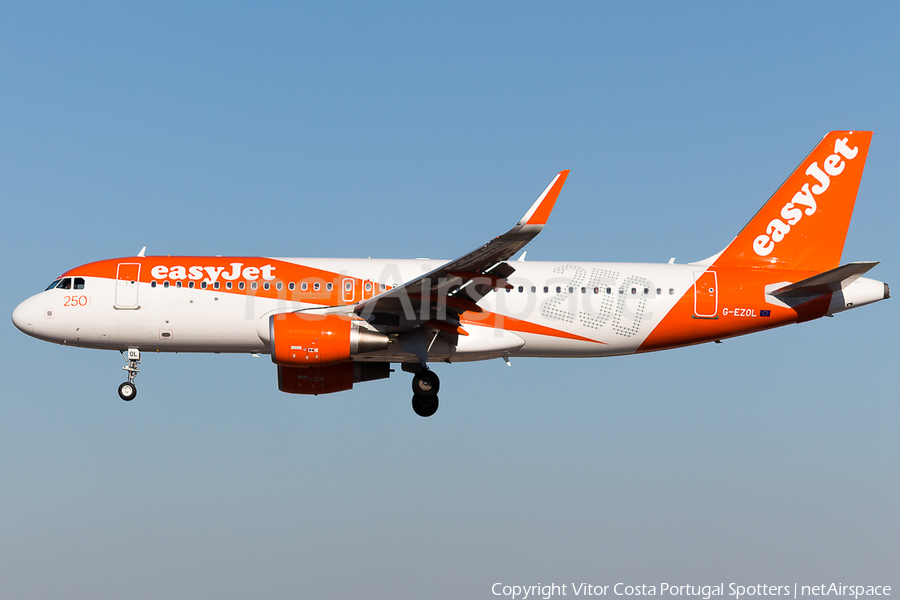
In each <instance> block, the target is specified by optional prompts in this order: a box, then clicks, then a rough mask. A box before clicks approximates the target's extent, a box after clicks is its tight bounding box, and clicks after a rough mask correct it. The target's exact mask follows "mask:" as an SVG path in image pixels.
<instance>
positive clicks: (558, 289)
mask: <svg viewBox="0 0 900 600" xmlns="http://www.w3.org/2000/svg"><path fill="white" fill-rule="evenodd" d="M561 291H562V288H561V287H559V286H556V293H557V294H558V293H560V292H561Z"/></svg>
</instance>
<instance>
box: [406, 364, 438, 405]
mask: <svg viewBox="0 0 900 600" xmlns="http://www.w3.org/2000/svg"><path fill="white" fill-rule="evenodd" d="M412 389H413V398H412V407H413V410H414V411H415V413H416V414H417V415H419V416H420V417H430V416H431V415H433V414H434V413H436V412H437V409H438V396H437V393H438V390H440V389H441V380H440V379H439V378H438V376H437V374H436V373H435V372H434V371H430V370H429V369H428V368H427V367H425V366H424V365H423V366H422V367H421V368H420V369H419V370H418V371H416V373H415V375H413V380H412Z"/></svg>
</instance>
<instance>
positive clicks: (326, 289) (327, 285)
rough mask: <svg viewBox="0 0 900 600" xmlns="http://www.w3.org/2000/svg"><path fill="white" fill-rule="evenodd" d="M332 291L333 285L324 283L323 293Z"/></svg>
mask: <svg viewBox="0 0 900 600" xmlns="http://www.w3.org/2000/svg"><path fill="white" fill-rule="evenodd" d="M332 289H334V285H333V284H331V283H326V284H325V291H326V292H330V291H331V290H332Z"/></svg>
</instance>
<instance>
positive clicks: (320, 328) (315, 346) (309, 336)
mask: <svg viewBox="0 0 900 600" xmlns="http://www.w3.org/2000/svg"><path fill="white" fill-rule="evenodd" d="M387 346H388V336H386V335H384V334H383V333H379V332H377V331H370V330H368V329H363V328H361V327H360V326H359V324H358V322H357V321H354V320H351V319H349V318H347V317H344V316H341V315H316V314H309V313H281V314H277V315H272V316H271V317H269V348H270V351H271V354H272V362H274V363H275V364H277V365H280V366H283V367H322V366H326V365H334V364H337V363H342V362H346V361H348V360H350V357H351V356H354V355H356V354H362V353H366V352H376V351H378V350H384V349H385V348H387Z"/></svg>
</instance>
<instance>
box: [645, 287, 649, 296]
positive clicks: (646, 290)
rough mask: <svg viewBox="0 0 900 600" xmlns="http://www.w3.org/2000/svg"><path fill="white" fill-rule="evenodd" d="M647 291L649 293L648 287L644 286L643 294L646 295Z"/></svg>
mask: <svg viewBox="0 0 900 600" xmlns="http://www.w3.org/2000/svg"><path fill="white" fill-rule="evenodd" d="M649 293H650V288H644V295H645V296H646V295H647V294H649Z"/></svg>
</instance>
